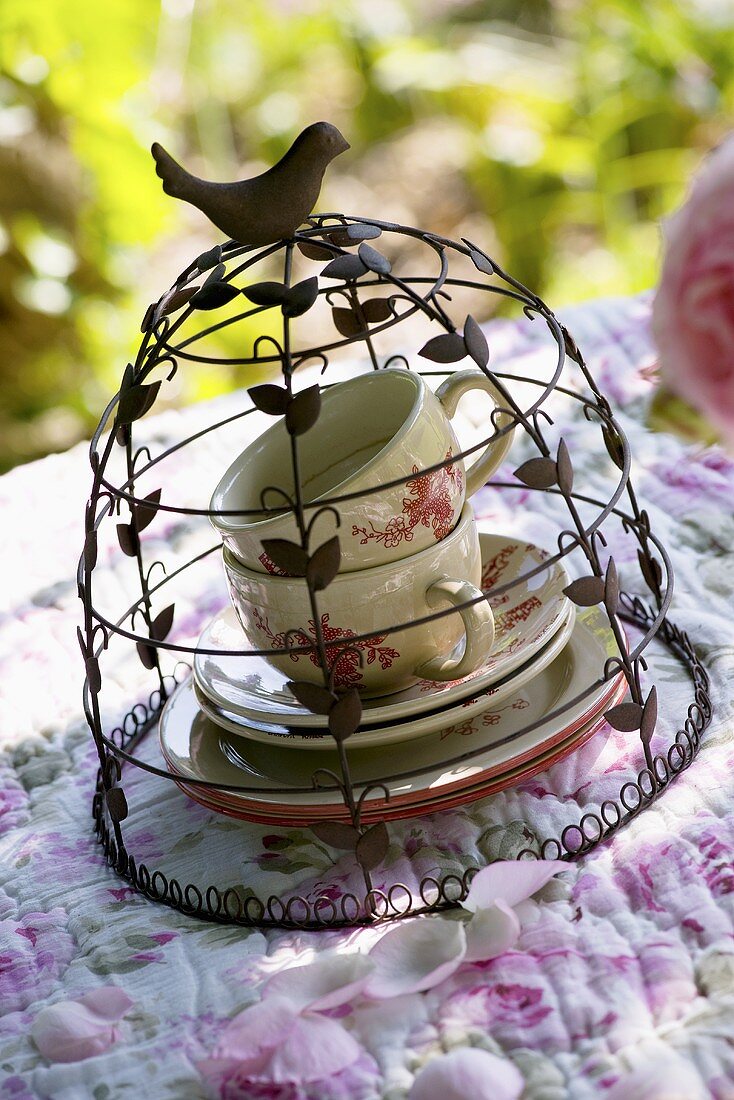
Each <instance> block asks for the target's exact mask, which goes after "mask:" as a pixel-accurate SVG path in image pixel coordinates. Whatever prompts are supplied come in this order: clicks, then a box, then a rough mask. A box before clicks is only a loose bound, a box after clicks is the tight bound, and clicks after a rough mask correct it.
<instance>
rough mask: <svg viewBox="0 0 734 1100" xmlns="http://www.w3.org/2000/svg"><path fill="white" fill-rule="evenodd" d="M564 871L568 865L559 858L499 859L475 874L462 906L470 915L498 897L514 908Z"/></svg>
mask: <svg viewBox="0 0 734 1100" xmlns="http://www.w3.org/2000/svg"><path fill="white" fill-rule="evenodd" d="M567 870H568V864H567V863H564V862H563V861H562V860H560V859H515V860H498V861H497V862H496V863H490V865H489V867H483V868H482V870H481V871H478V872H477V874H476V875H475V876H474V878H473V879H472V884H471V886H470V887H469V893H468V894H467V896H466V898H465V900H464V901H462V903H461V904H462V905H463V906H464V908H465V909H468V910H469V912H471V913H474V912H476V910H477V909H487V908H489V906H490V905H494V903H495V902H496V901H497V900H498V899H499V898H502V899H503V901H506V902H507V904H508V905H517V904H518V902H521V901H525V899H526V898H529V897H530V896H531V895H532V894H534V893H535V892H536V891H537V890H540V888H541V886H545V884H546V882H548V881H549V880H550V879H552V878H553V876H554V875H557V874H558V872H559V871H567Z"/></svg>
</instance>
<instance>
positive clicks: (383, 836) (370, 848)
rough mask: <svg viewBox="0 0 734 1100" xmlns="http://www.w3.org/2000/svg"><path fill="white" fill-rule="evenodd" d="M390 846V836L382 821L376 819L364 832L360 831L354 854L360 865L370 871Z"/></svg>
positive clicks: (380, 861)
mask: <svg viewBox="0 0 734 1100" xmlns="http://www.w3.org/2000/svg"><path fill="white" fill-rule="evenodd" d="M389 847H390V836H389V834H388V831H387V825H386V824H385V822H384V821H378V822H377V824H376V825H373V826H372V827H371V828H370V829H367V831H366V832H364V833H362V835H361V837H360V838H359V840H358V841H357V847H356V850H355V854H356V856H357V859H358V861H359V864H360V866H361V867H363V868H364V870H365V871H371V870H372V868H373V867H377V865H378V864H380V863H382V861H383V860H384V858H385V856H386V855H387V850H388V848H389Z"/></svg>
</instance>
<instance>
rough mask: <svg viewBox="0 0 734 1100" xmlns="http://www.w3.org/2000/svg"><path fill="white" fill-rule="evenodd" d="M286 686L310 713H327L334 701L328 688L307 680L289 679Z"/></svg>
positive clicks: (334, 698)
mask: <svg viewBox="0 0 734 1100" xmlns="http://www.w3.org/2000/svg"><path fill="white" fill-rule="evenodd" d="M286 686H287V688H288V690H289V691H290V692H291V694H292V695H293V696H294V697H295V698H296V699H297V700H298V702H299V703H300V704H301V705H302V706H304V707H305V708H306V710H310V711H311V713H312V714H328V713H329V711H330V710H331V708H332V706H333V705H334V703H335V702H336V697H335V696H334V695H332V693H331V692H330V691H329V689H328V688H325V687H321V685H320V684H312V683H311V682H310V681H309V680H289V681H288V683H287V685H286Z"/></svg>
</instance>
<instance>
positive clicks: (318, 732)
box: [194, 603, 576, 752]
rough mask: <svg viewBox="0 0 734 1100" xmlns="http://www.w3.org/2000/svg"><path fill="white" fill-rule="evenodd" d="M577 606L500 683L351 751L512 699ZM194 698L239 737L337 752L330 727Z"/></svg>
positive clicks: (357, 737) (377, 729)
mask: <svg viewBox="0 0 734 1100" xmlns="http://www.w3.org/2000/svg"><path fill="white" fill-rule="evenodd" d="M575 618H576V608H575V607H574V605H573V604H571V603H570V604H569V612H568V616H567V618H566V620H565V622H563V623H562V625H561V627H560V629H559V630H558V631H557V632H556V633H555V634H554V635H553V637H552V638H551V640H550V641H549V642H547V643H546V644H545V645H544V646H543V648H542V649H541V650H539V651H538V652H537V653H535V654H534V655H533V657H531V659H530V660H529V661H527V662H526V664H524V665H521V667H520V668H518V669H516V670H515V671H514V672H511V673H510V674H509V676H506V677H505V678H504V679H503V680H500V681H499V683H497V684H493V685H491V686H490V687H488V688H485V689H484V691H481V692H478V693H477V694H476V695H473V696H469V698H467V699H461V700H459V702H457V703H454V704H449V705H448V706H442V707H440V708H438V709H436V710H430V711H426V712H425V713H423V714H418V715H412V716H411V715H409V716H408V717H407V718H399V719H397V720H395V721H393V722H388V723H386V724H385V725H383V726H369V727H367V728H360V729H359V730H357V732H356V733H355V734H354V740H353V742H352V746H351V747H352V748H356V747H357V746H359V748H365V747H367V746H376V745H382V746H384V745H392V744H395V743H396V742H398V741H409V740H411V739H412V738H415V737H425V735H426V734H427V733H432V732H433V731H434V730H436V729H441V728H443V727H446V726H448V725H451V724H452V723H454V722H457V721H459V720H461V721H465V720H466V719H467V718H471V717H472V715H474V714H479V713H481V712H482V711H484V710H486V709H487V707H489V706H493V707H494V706H496V705H497V704H498V703H499V702H501V701H502V700H503V699H505V698H507V696H508V695H512V694H514V693H515V692H517V691H519V689H520V688H521V687H522V686H523V685H524V684H526V683H527V682H528V681H529V680H532V679H533V678H534V677H535V676H537V675H538V673H540V672H542V671H543V669H544V668H545V667H546V666H547V665H549V664H550V663H551V661H553V660H554V659H555V658H556V657H557V656H558V654H559V653H560V652H561V650H562V649H563V647H564V646H565V645H566V643H567V642H568V640H569V638H570V637H571V634H572V632H573V627H574V621H575ZM194 691H195V693H196V699H197V702H198V704H199V706H200V707H201V709H202V711H203V712H204V714H205V715H206V716H207V718H211V720H212V721H213V722H215V723H216V724H217V725H218V726H221V727H222V729H224V730H226V731H227V732H228V733H230V734H232V735H233V736H235V737H245V738H250V739H251V740H253V741H262V742H264V743H265V744H278V745H288V746H293V747H295V748H301V749H320V750H322V751H332V752H333V750H334V739H333V737H332V736H331V734H330V733H329V731H328V730H327V729H324V728H314V729H312V728H307V727H306V726H295V727H290V726H285V725H275V724H271V723H268V722H261V721H259V720H258V719H256V718H245V717H243V716H242V715H239V714H236V713H234V712H233V711H228V710H225V709H224V708H223V707H218V706H216V705H215V704H214V703H212V702H211V700H210V699H208V698H207V697H206V696H205V695H204V692H203V691H202V690H201V688H200V687H199V686H198V684H194Z"/></svg>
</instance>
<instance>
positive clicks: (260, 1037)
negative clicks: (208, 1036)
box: [214, 997, 299, 1072]
mask: <svg viewBox="0 0 734 1100" xmlns="http://www.w3.org/2000/svg"><path fill="white" fill-rule="evenodd" d="M298 1013H299V1009H298V1008H297V1007H296V1006H295V1005H292V1004H291V1003H290V1002H289V1001H288V1000H287V999H286V998H285V997H266V998H265V999H264V1000H262V1001H258V1002H257V1004H254V1005H250V1007H249V1008H245V1009H244V1010H243V1011H242V1012H238V1013H237V1015H236V1016H235V1017H234V1018H233V1019H232V1020H230V1022H229V1023H228V1024H227V1026H226V1028H225V1029H224V1031H223V1032H222V1035H221V1038H220V1040H219V1042H218V1043H217V1046H216V1048H215V1050H214V1058H215V1059H224V1060H233V1061H235V1062H237V1063H239V1064H240V1065H242V1066H246V1067H250V1068H252V1070H253V1072H254V1071H256V1070H258V1069H260V1068H261V1066H262V1065H263V1064H264V1062H265V1061H267V1058H268V1057H269V1056H270V1054H271V1053H272V1051H273V1050H275V1048H276V1047H277V1046H278V1045H279V1044H280V1043H282V1042H285V1040H286V1039H287V1037H288V1035H289V1034H290V1032H291V1031H292V1030H293V1027H294V1026H295V1023H296V1020H297V1019H298Z"/></svg>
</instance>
